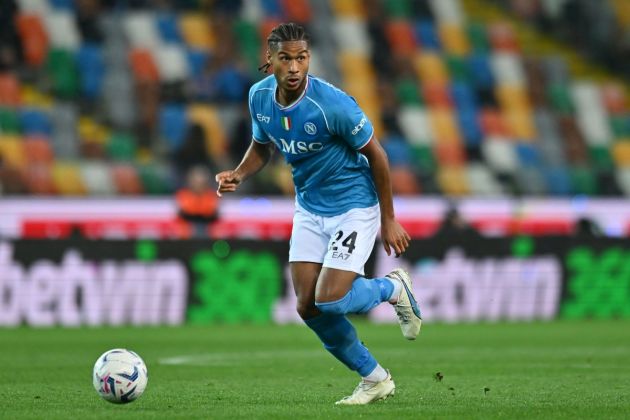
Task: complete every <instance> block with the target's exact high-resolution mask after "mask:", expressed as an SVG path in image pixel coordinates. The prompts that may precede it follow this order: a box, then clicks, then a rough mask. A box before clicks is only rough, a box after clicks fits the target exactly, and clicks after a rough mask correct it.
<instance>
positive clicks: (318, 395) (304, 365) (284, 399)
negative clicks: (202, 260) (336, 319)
mask: <svg viewBox="0 0 630 420" xmlns="http://www.w3.org/2000/svg"><path fill="white" fill-rule="evenodd" d="M356 324H357V328H358V330H359V334H360V337H361V338H362V339H363V341H364V342H365V343H366V345H367V346H368V347H369V348H370V349H371V351H372V352H373V353H374V354H375V355H376V357H377V359H378V360H379V361H380V362H381V364H382V365H383V366H385V367H387V368H389V369H390V370H391V372H392V374H393V376H394V380H395V381H396V385H397V388H396V395H395V396H394V397H393V398H390V399H388V400H386V401H381V402H378V403H375V404H372V405H369V406H363V407H337V406H335V405H334V402H335V401H336V400H337V399H339V398H341V397H343V396H344V395H346V394H347V393H349V392H351V391H352V390H353V389H354V387H355V386H356V384H357V383H358V377H357V376H356V375H355V374H354V373H352V372H350V371H348V370H347V369H345V368H344V367H343V366H341V365H340V364H339V363H338V362H337V361H336V360H334V359H333V358H332V356H330V355H329V354H328V353H326V352H325V351H324V350H323V349H322V348H321V345H320V343H319V342H318V341H317V340H316V339H315V336H314V335H313V334H312V333H311V332H310V331H309V330H307V329H306V328H304V327H302V326H273V325H263V326H257V325H240V326H228V325H223V326H205V327H202V326H188V327H172V328H165V327H155V328H76V329H57V328H54V329H27V328H20V329H0V365H1V366H2V369H1V372H2V373H0V419H22V418H35V419H40V418H59V419H69V418H74V419H89V418H103V419H111V418H122V417H124V418H130V419H144V418H156V419H170V418H181V419H195V418H200V419H220V418H230V419H232V418H243V419H251V418H268V419H302V418H313V419H332V418H343V419H350V418H392V419H394V418H395V419H419V418H423V419H430V418H436V419H442V418H458V419H471V418H478V419H492V418H504V419H514V418H527V419H531V418H540V419H551V418H566V419H576V418H579V419H581V418H592V419H604V418H628V417H630V322H629V321H583V322H550V323H531V324H520V323H517V324H469V325H467V324H460V325H444V324H436V325H431V324H430V323H429V324H427V325H425V326H424V328H423V332H422V333H421V335H420V336H419V337H418V340H416V341H415V342H408V341H406V340H404V339H403V338H402V336H401V334H400V331H399V329H398V326H396V325H373V324H369V323H366V322H363V321H360V320H359V321H357V323H356ZM114 347H127V348H131V349H133V350H135V351H137V352H138V353H139V354H140V355H141V356H142V357H143V358H144V360H145V361H146V363H147V365H148V369H149V384H148V387H147V390H146V392H145V394H144V395H143V396H142V397H141V398H140V399H139V400H137V401H135V402H133V403H131V404H127V405H114V404H110V403H108V402H106V401H103V400H101V399H100V398H99V397H98V396H97V394H96V392H95V391H94V389H93V388H92V382H91V373H92V366H93V364H94V362H95V360H96V358H97V357H98V356H99V355H100V354H101V353H102V352H104V351H105V350H108V349H110V348H114Z"/></svg>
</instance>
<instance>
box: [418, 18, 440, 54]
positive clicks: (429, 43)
mask: <svg viewBox="0 0 630 420" xmlns="http://www.w3.org/2000/svg"><path fill="white" fill-rule="evenodd" d="M415 34H416V41H417V42H418V44H420V47H421V48H422V49H427V50H439V49H441V48H442V46H441V44H440V38H439V36H438V34H437V31H436V30H435V24H434V23H433V22H431V21H428V20H421V21H419V22H418V23H416V25H415Z"/></svg>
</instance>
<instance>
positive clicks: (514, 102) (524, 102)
mask: <svg viewBox="0 0 630 420" xmlns="http://www.w3.org/2000/svg"><path fill="white" fill-rule="evenodd" d="M495 94H496V96H497V100H498V101H499V104H500V105H501V108H503V109H505V110H524V111H529V110H530V109H531V104H530V101H529V96H528V94H527V90H526V88H525V87H523V86H514V85H498V86H497V87H496V88H495Z"/></svg>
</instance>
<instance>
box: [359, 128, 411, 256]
mask: <svg viewBox="0 0 630 420" xmlns="http://www.w3.org/2000/svg"><path fill="white" fill-rule="evenodd" d="M359 152H361V153H362V154H363V155H365V157H366V158H367V160H368V162H369V163H370V168H371V170H372V178H373V179H374V184H375V185H376V193H377V194H378V201H379V205H380V208H381V240H382V241H383V247H384V248H385V252H387V255H391V250H392V249H393V250H394V253H395V254H396V256H397V257H398V256H400V254H402V253H403V252H405V250H406V249H407V247H408V246H409V241H410V240H411V238H410V237H409V234H408V233H407V231H406V230H405V229H404V228H403V227H402V226H401V225H400V223H398V221H397V220H396V217H395V215H394V202H393V198H392V196H393V194H392V184H391V178H390V175H389V163H388V161H387V154H386V153H385V150H383V148H382V147H381V144H380V143H379V141H378V140H377V139H376V136H374V135H372V137H371V138H370V141H368V142H367V144H366V145H365V146H363V147H362V148H361V149H359Z"/></svg>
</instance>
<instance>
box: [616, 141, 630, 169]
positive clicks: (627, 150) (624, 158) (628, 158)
mask: <svg viewBox="0 0 630 420" xmlns="http://www.w3.org/2000/svg"><path fill="white" fill-rule="evenodd" d="M612 155H613V159H614V160H615V164H616V165H617V166H619V167H625V168H627V167H630V138H629V139H622V140H621V141H617V142H616V143H615V144H614V145H613V146H612Z"/></svg>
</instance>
